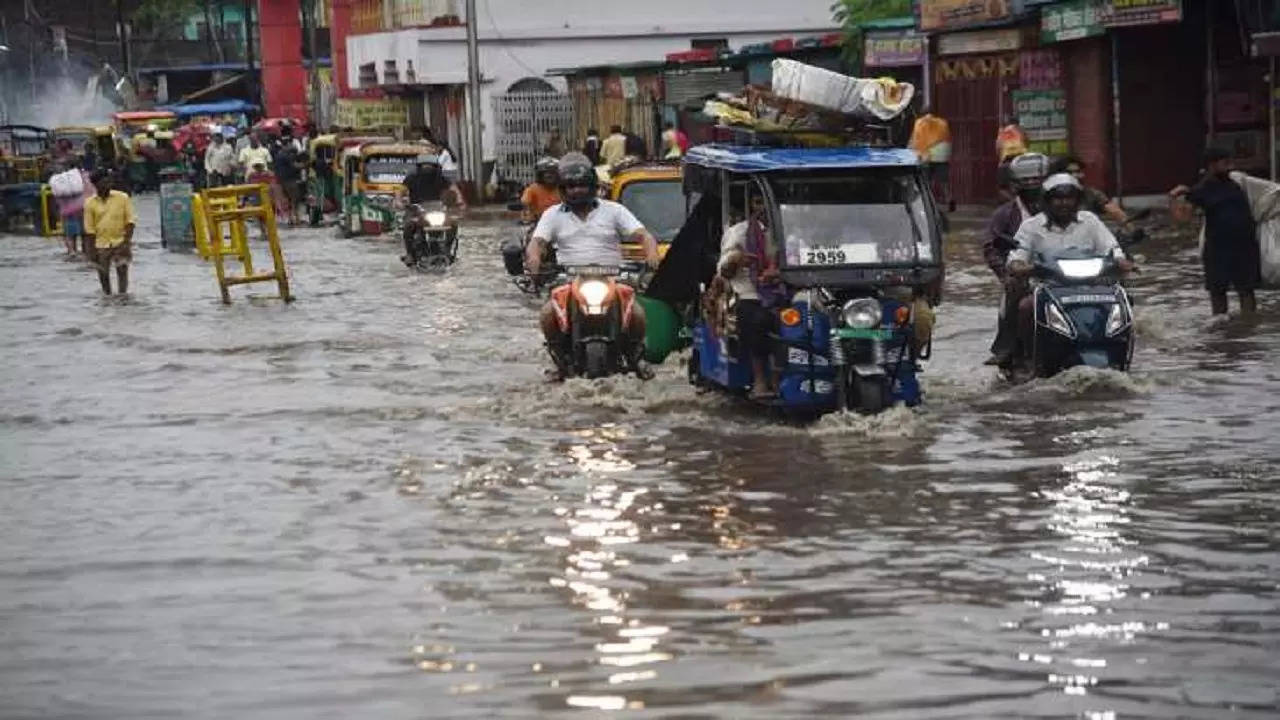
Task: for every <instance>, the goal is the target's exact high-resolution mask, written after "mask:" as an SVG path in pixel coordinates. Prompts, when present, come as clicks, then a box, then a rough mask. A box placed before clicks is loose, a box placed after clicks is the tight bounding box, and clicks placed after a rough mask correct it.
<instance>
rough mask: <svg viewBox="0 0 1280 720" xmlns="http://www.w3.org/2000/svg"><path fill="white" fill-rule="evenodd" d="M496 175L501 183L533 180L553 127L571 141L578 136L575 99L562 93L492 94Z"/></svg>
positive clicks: (524, 182)
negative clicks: (575, 120) (536, 166)
mask: <svg viewBox="0 0 1280 720" xmlns="http://www.w3.org/2000/svg"><path fill="white" fill-rule="evenodd" d="M493 119H494V124H495V125H496V132H495V136H494V145H495V148H496V150H497V174H498V179H499V180H500V181H502V182H509V183H519V184H521V185H525V184H528V183H531V182H533V165H534V163H536V162H537V161H538V158H540V157H542V155H543V154H544V153H543V149H544V148H545V147H546V146H547V140H548V139H549V138H550V137H551V131H552V129H556V128H558V129H559V130H560V134H561V137H563V138H564V139H565V142H566V143H568V142H569V141H570V138H573V137H576V133H575V132H574V128H573V101H572V99H570V97H569V96H568V95H561V94H559V93H524V92H516V93H506V94H503V95H495V96H494V97H493Z"/></svg>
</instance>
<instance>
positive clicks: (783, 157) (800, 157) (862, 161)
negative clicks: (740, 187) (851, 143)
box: [684, 145, 920, 173]
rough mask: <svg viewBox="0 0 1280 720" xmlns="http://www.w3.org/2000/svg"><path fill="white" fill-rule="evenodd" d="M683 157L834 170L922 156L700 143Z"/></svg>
mask: <svg viewBox="0 0 1280 720" xmlns="http://www.w3.org/2000/svg"><path fill="white" fill-rule="evenodd" d="M684 161H685V162H686V163H688V164H690V165H701V166H702V167H708V168H717V169H720V170H729V171H732V172H748V173H749V172H769V171H773V170H832V169H836V168H865V167H912V166H915V165H918V164H919V162H920V161H919V159H918V158H917V157H916V154H915V152H914V151H912V150H906V149H903V148H875V147H840V148H771V147H759V146H751V145H698V146H695V147H692V148H690V149H689V153H688V154H687V155H685V156H684Z"/></svg>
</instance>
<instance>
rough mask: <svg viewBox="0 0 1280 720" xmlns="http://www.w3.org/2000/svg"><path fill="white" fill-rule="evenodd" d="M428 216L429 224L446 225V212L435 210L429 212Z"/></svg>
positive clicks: (435, 225) (434, 225) (432, 225)
mask: <svg viewBox="0 0 1280 720" xmlns="http://www.w3.org/2000/svg"><path fill="white" fill-rule="evenodd" d="M426 218H427V224H428V225H430V226H431V227H444V223H445V220H446V219H447V218H446V217H445V214H444V213H442V212H440V211H439V210H433V211H431V212H429V213H427V214H426Z"/></svg>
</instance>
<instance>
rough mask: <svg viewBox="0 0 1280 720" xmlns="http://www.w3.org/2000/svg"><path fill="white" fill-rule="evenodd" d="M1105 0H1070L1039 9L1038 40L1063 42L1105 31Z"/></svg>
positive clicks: (1045, 42)
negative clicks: (1069, 0)
mask: <svg viewBox="0 0 1280 720" xmlns="http://www.w3.org/2000/svg"><path fill="white" fill-rule="evenodd" d="M1107 5H1108V3H1107V2H1106V0H1072V2H1068V3H1063V4H1061V5H1051V6H1049V7H1047V8H1045V9H1043V10H1041V11H1040V42H1042V43H1044V44H1045V45H1048V44H1050V43H1056V42H1063V41H1065V40H1079V39H1081V38H1087V37H1093V36H1095V35H1101V34H1103V33H1105V32H1106V28H1105V27H1103V25H1102V20H1103V18H1104V17H1105V16H1106V6H1107Z"/></svg>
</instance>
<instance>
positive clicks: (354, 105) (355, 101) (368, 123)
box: [337, 98, 409, 130]
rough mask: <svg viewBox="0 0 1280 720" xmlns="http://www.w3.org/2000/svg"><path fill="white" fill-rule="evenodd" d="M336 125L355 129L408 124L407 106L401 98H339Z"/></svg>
mask: <svg viewBox="0 0 1280 720" xmlns="http://www.w3.org/2000/svg"><path fill="white" fill-rule="evenodd" d="M337 115H338V125H341V126H343V127H352V128H356V129H358V130H359V129H364V128H375V127H401V126H404V125H408V124H409V107H408V106H407V105H406V104H405V102H404V100H403V99H401V98H383V99H376V100H375V99H365V98H340V99H339V100H338V113H337Z"/></svg>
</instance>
